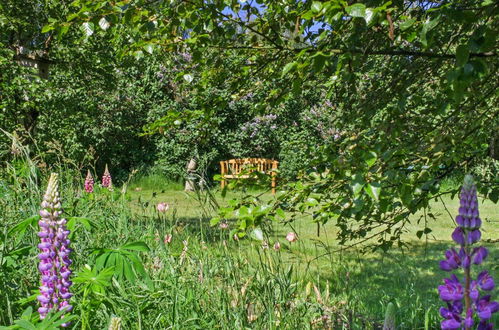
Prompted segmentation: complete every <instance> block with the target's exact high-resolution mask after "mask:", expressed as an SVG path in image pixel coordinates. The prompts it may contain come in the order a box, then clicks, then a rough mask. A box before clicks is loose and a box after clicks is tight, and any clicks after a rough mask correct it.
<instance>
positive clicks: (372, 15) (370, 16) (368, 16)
mask: <svg viewBox="0 0 499 330" xmlns="http://www.w3.org/2000/svg"><path fill="white" fill-rule="evenodd" d="M375 17H376V16H375V13H374V11H373V10H372V9H370V8H367V9H366V13H365V15H364V19H365V20H366V23H367V25H370V24H371V23H372V22H373V20H374V18H375Z"/></svg>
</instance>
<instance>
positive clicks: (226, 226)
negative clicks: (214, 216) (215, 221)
mask: <svg viewBox="0 0 499 330" xmlns="http://www.w3.org/2000/svg"><path fill="white" fill-rule="evenodd" d="M219 227H220V229H227V228H229V224H228V223H227V222H220V225H219Z"/></svg>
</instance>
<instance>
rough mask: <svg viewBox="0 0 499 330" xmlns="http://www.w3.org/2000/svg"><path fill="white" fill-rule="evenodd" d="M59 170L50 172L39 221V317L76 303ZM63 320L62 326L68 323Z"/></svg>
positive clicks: (70, 307) (68, 308)
mask: <svg viewBox="0 0 499 330" xmlns="http://www.w3.org/2000/svg"><path fill="white" fill-rule="evenodd" d="M58 189H59V187H58V183H57V174H56V173H52V175H51V176H50V179H49V182H48V186H47V191H46V192H45V195H44V196H43V201H42V204H41V206H42V209H41V211H40V216H41V219H40V221H39V222H38V224H39V226H40V232H39V233H38V236H39V237H40V239H41V243H40V244H38V248H39V249H40V254H39V255H38V258H39V259H40V263H39V264H38V269H39V270H40V273H41V286H40V295H39V296H38V297H37V299H38V301H39V302H40V308H38V312H39V313H40V318H41V319H44V318H45V317H46V316H47V313H49V312H50V311H54V312H56V311H59V310H64V311H66V312H70V311H71V310H72V309H73V307H72V306H71V305H70V304H69V299H70V298H71V296H72V294H71V293H70V292H69V288H70V287H71V284H72V283H71V280H70V279H69V277H70V276H71V271H70V269H69V266H70V265H71V260H70V259H69V253H70V252H71V249H70V248H69V243H70V241H69V239H68V235H69V230H67V229H66V219H62V218H60V215H61V214H62V207H61V199H60V197H59V191H58ZM68 325H69V324H67V323H66V324H63V325H62V326H65V327H66V326H68Z"/></svg>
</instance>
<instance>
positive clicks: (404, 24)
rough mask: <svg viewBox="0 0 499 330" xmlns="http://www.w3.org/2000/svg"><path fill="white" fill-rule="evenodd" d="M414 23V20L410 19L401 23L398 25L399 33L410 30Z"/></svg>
mask: <svg viewBox="0 0 499 330" xmlns="http://www.w3.org/2000/svg"><path fill="white" fill-rule="evenodd" d="M414 23H416V19H415V18H411V19H408V20H407V21H403V22H402V23H400V25H399V28H400V30H401V31H405V30H407V29H408V28H410V27H411V26H413V25H414Z"/></svg>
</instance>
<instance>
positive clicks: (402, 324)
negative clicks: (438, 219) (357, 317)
mask: <svg viewBox="0 0 499 330" xmlns="http://www.w3.org/2000/svg"><path fill="white" fill-rule="evenodd" d="M451 246H452V243H451V242H429V243H428V244H427V245H425V244H420V243H416V244H415V243H412V244H411V248H410V249H409V250H408V251H400V250H395V249H394V250H391V251H389V252H387V253H370V254H361V253H360V252H358V251H346V252H343V253H342V255H337V256H335V257H334V258H332V259H330V260H331V265H330V268H329V270H330V271H328V270H327V268H326V267H325V266H323V267H320V269H319V273H320V277H321V278H322V280H323V281H328V282H329V283H331V287H332V289H333V294H336V295H338V296H342V297H345V298H346V299H348V301H349V303H350V304H352V306H356V308H358V310H359V313H360V314H361V315H371V316H372V315H379V319H378V320H377V322H376V321H375V322H373V323H374V324H376V323H377V324H379V322H382V318H383V315H384V311H385V309H386V306H387V305H388V303H389V302H393V303H395V305H396V306H397V316H398V324H399V328H401V329H424V324H425V317H427V318H428V319H427V322H428V323H429V325H430V328H437V327H438V325H439V321H440V317H439V316H438V309H439V308H440V306H443V305H444V304H443V303H442V302H441V301H440V300H439V297H438V292H437V287H438V285H440V284H441V283H442V280H443V278H445V277H448V276H449V273H447V272H444V271H442V270H440V268H439V261H440V260H442V259H443V254H444V252H445V250H447V249H448V248H450V247H451ZM485 246H486V247H487V248H489V252H490V254H489V257H488V258H487V260H486V261H485V262H484V264H483V265H482V266H477V267H474V269H475V270H474V271H473V274H474V276H476V275H477V274H478V273H479V272H480V271H481V270H483V269H487V270H489V272H490V273H491V274H492V275H493V276H494V277H495V278H498V276H499V269H498V267H497V265H499V262H498V257H497V254H498V251H499V248H498V246H497V244H496V245H491V244H485ZM339 266H341V267H339ZM334 269H339V271H338V270H337V271H334ZM331 270H333V271H331ZM454 273H456V274H458V277H462V273H459V271H455V272H454ZM459 274H460V275H459ZM493 296H494V295H493ZM495 296H496V297H495V298H496V299H497V295H495ZM494 321H495V323H496V324H497V323H498V322H499V317H498V316H497V315H496V316H495V318H494Z"/></svg>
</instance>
